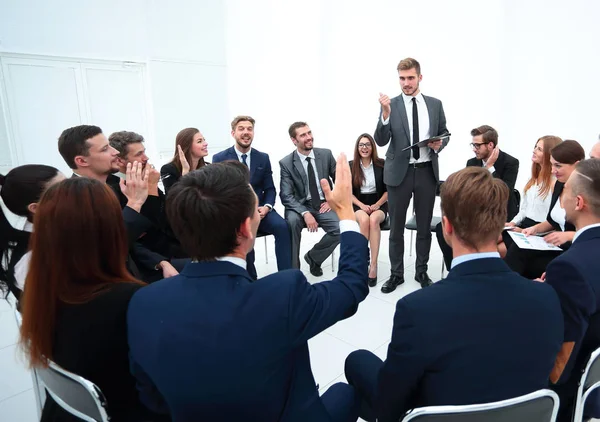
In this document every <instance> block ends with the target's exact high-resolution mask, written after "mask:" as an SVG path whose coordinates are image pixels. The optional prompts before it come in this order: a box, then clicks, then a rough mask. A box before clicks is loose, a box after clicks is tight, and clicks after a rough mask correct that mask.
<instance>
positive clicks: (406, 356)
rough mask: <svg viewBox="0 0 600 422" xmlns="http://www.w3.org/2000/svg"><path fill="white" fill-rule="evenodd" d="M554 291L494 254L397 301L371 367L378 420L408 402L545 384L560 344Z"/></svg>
mask: <svg viewBox="0 0 600 422" xmlns="http://www.w3.org/2000/svg"><path fill="white" fill-rule="evenodd" d="M562 338H563V322H562V314H561V311H560V303H559V301H558V297H557V295H556V293H555V292H554V290H553V289H552V288H551V287H550V286H548V285H546V284H545V283H539V282H536V281H532V280H528V279H526V278H524V277H521V276H520V275H518V274H517V273H515V272H513V271H511V270H510V269H509V268H508V266H507V265H506V264H505V263H504V262H503V261H502V260H501V259H499V258H487V259H478V260H474V261H469V262H464V263H462V264H459V265H457V266H456V267H455V268H453V269H452V270H451V271H450V273H449V275H448V277H447V278H446V279H444V280H442V281H440V282H438V283H435V284H434V285H433V286H431V287H428V288H427V289H423V290H418V291H416V292H414V293H412V294H410V295H408V296H406V297H404V298H402V299H401V300H399V301H398V303H397V306H396V315H395V316H394V328H393V331H392V340H391V343H390V345H389V347H388V355H387V359H386V361H385V363H384V364H383V367H382V368H381V370H380V372H379V377H378V385H377V392H376V399H375V407H376V412H377V416H378V418H379V419H378V420H379V421H383V422H388V421H394V422H397V421H398V420H400V419H402V416H403V415H404V413H405V412H406V411H407V410H409V409H411V408H414V407H420V406H435V405H459V404H474V403H484V402H491V401H497V400H503V399H508V398H511V397H516V396H519V395H522V394H526V393H530V392H532V391H534V390H538V389H541V388H546V387H547V386H548V377H549V375H550V371H551V370H552V367H553V366H554V359H555V358H556V355H557V353H558V351H559V350H560V347H561V345H562Z"/></svg>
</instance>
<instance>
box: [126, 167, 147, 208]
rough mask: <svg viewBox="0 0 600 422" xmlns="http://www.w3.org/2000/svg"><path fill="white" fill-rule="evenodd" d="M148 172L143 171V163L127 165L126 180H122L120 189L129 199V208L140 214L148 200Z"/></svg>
mask: <svg viewBox="0 0 600 422" xmlns="http://www.w3.org/2000/svg"><path fill="white" fill-rule="evenodd" d="M144 173H145V174H144ZM148 176H149V175H148V172H143V171H142V163H139V162H137V161H134V162H133V164H132V163H127V170H126V179H125V180H123V179H121V182H120V188H121V192H123V195H125V196H126V197H127V206H128V207H130V208H132V209H134V210H136V211H137V212H140V210H141V208H142V205H144V202H146V198H148Z"/></svg>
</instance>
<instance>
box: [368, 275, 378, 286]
mask: <svg viewBox="0 0 600 422" xmlns="http://www.w3.org/2000/svg"><path fill="white" fill-rule="evenodd" d="M376 285H377V277H369V287H375V286H376Z"/></svg>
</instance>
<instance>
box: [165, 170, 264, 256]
mask: <svg viewBox="0 0 600 422" xmlns="http://www.w3.org/2000/svg"><path fill="white" fill-rule="evenodd" d="M249 183H250V173H249V171H248V168H247V167H246V166H245V165H243V164H242V163H240V162H239V161H237V160H236V161H225V162H222V163H218V164H211V165H208V166H204V167H202V168H201V169H199V170H196V171H191V172H189V173H188V174H186V175H185V176H183V177H182V178H181V179H179V181H178V182H177V183H176V184H175V185H174V186H173V187H172V188H171V190H170V191H169V195H168V196H167V204H166V208H167V217H168V219H169V222H170V224H171V228H172V229H173V232H174V233H175V236H176V237H177V239H179V241H180V242H181V245H182V247H183V249H184V250H185V251H186V252H187V253H188V254H189V256H191V257H192V258H194V259H197V260H198V261H211V260H214V259H216V258H219V257H222V256H225V255H228V254H230V253H232V252H233V251H234V250H235V248H236V247H237V246H238V245H239V244H238V240H237V236H238V230H239V228H240V226H241V225H242V223H243V222H244V221H245V220H246V219H247V218H248V217H252V215H253V214H254V211H255V210H256V207H257V204H256V195H255V194H254V191H253V190H252V188H251V187H250V185H249Z"/></svg>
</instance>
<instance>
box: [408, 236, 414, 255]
mask: <svg viewBox="0 0 600 422" xmlns="http://www.w3.org/2000/svg"><path fill="white" fill-rule="evenodd" d="M413 235H414V230H411V231H410V245H409V247H408V256H412V248H413V246H412V245H413Z"/></svg>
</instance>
